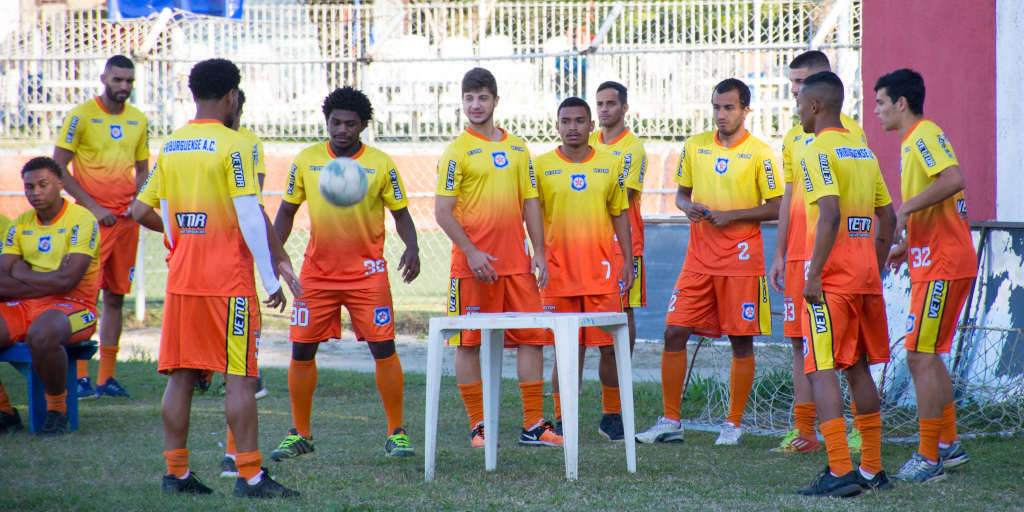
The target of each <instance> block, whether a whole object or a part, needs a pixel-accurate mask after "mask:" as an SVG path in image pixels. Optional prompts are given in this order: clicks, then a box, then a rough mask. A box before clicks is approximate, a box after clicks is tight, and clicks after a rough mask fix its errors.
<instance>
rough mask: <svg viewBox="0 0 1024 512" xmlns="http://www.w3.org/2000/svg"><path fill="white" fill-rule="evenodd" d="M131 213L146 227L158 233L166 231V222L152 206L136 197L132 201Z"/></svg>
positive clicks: (136, 220)
mask: <svg viewBox="0 0 1024 512" xmlns="http://www.w3.org/2000/svg"><path fill="white" fill-rule="evenodd" d="M131 214H132V218H133V219H135V222H138V223H139V224H142V226H143V227H144V228H146V229H148V230H150V231H156V232H157V233H163V232H164V222H163V220H161V219H160V216H159V215H157V213H156V210H154V209H153V207H152V206H150V205H148V204H146V203H143V202H141V201H139V200H138V199H135V200H133V201H132V206H131Z"/></svg>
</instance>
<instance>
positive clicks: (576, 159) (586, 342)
mask: <svg viewBox="0 0 1024 512" xmlns="http://www.w3.org/2000/svg"><path fill="white" fill-rule="evenodd" d="M557 123H558V135H559V137H560V138H561V139H562V145H560V146H558V147H557V148H555V149H554V150H553V151H550V152H548V153H545V154H543V155H541V156H539V157H537V160H536V162H535V166H534V169H535V172H536V175H537V190H538V192H539V194H540V206H541V210H542V211H543V212H544V250H545V254H546V255H547V263H548V276H549V278H548V283H547V286H545V287H544V288H542V289H541V301H542V303H543V307H544V311H551V312H554V313H584V312H604V311H611V312H618V311H622V298H621V294H622V293H628V290H629V288H630V287H631V286H632V285H633V268H632V267H631V266H627V265H624V264H623V262H622V260H621V259H619V258H618V257H617V256H618V255H621V254H630V249H631V247H632V243H631V241H630V232H629V218H628V214H626V208H628V207H629V203H628V201H627V199H626V193H625V190H624V187H623V185H622V183H623V182H624V181H625V179H626V177H625V168H624V165H623V158H622V157H620V156H617V155H615V154H613V153H611V152H610V151H607V150H604V149H595V148H594V147H592V146H591V145H590V143H589V139H590V132H591V131H592V130H593V129H594V122H593V121H592V120H591V113H590V106H589V105H587V102H585V101H583V100H582V99H580V98H577V97H575V96H574V97H570V98H566V99H565V100H563V101H562V103H561V105H559V106H558V121H557ZM616 237H617V244H618V246H619V248H620V249H621V250H622V252H621V253H618V254H617V253H616V252H615V248H614V246H615V245H616ZM620 276H621V278H620ZM549 336H550V335H549ZM613 341H614V340H613V338H612V335H611V334H608V333H606V332H604V331H602V330H601V329H599V328H597V327H585V328H584V329H583V334H582V336H580V369H581V371H582V367H583V366H582V360H583V355H584V352H585V351H586V348H587V347H598V349H599V350H600V351H601V362H600V364H599V369H598V375H599V376H600V379H601V408H602V411H603V415H602V417H601V423H600V425H599V427H598V431H599V432H601V434H602V435H604V436H605V437H606V438H608V439H609V440H610V441H622V438H623V433H622V405H621V403H620V402H619V379H618V374H617V373H616V369H615V350H614V347H613V346H612V343H613ZM552 373H553V374H554V376H553V377H552V387H553V390H554V401H555V416H556V418H555V419H556V420H558V422H559V423H561V418H560V416H561V415H560V414H559V413H560V411H561V404H560V403H559V396H558V378H557V365H556V368H555V369H554V370H553V371H552Z"/></svg>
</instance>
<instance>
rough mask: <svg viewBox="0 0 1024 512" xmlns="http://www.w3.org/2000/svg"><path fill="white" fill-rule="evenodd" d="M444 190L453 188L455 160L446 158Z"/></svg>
mask: <svg viewBox="0 0 1024 512" xmlns="http://www.w3.org/2000/svg"><path fill="white" fill-rule="evenodd" d="M444 189H445V190H455V160H448V174H447V175H446V176H445V179H444Z"/></svg>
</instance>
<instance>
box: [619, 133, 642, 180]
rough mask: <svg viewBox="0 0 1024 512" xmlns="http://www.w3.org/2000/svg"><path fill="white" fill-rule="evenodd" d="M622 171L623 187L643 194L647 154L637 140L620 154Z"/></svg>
mask: <svg viewBox="0 0 1024 512" xmlns="http://www.w3.org/2000/svg"><path fill="white" fill-rule="evenodd" d="M622 170H623V172H624V173H625V175H626V181H625V187H626V188H627V189H633V190H636V191H638V192H643V191H644V175H645V174H646V173H647V152H646V151H645V150H644V145H643V144H641V143H640V141H639V140H636V141H635V142H634V143H633V144H630V146H629V148H627V149H626V150H625V151H623V152H622Z"/></svg>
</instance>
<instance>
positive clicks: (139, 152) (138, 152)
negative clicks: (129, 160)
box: [135, 116, 150, 162]
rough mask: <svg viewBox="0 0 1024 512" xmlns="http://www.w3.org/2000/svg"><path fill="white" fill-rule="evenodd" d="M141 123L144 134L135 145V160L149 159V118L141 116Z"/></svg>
mask: <svg viewBox="0 0 1024 512" xmlns="http://www.w3.org/2000/svg"><path fill="white" fill-rule="evenodd" d="M139 117H140V119H139V120H138V122H139V124H140V125H141V126H142V136H141V137H139V142H138V144H136V146H135V161H136V162H141V161H143V160H149V156H150V155H149V120H148V119H146V117H145V116H139Z"/></svg>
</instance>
